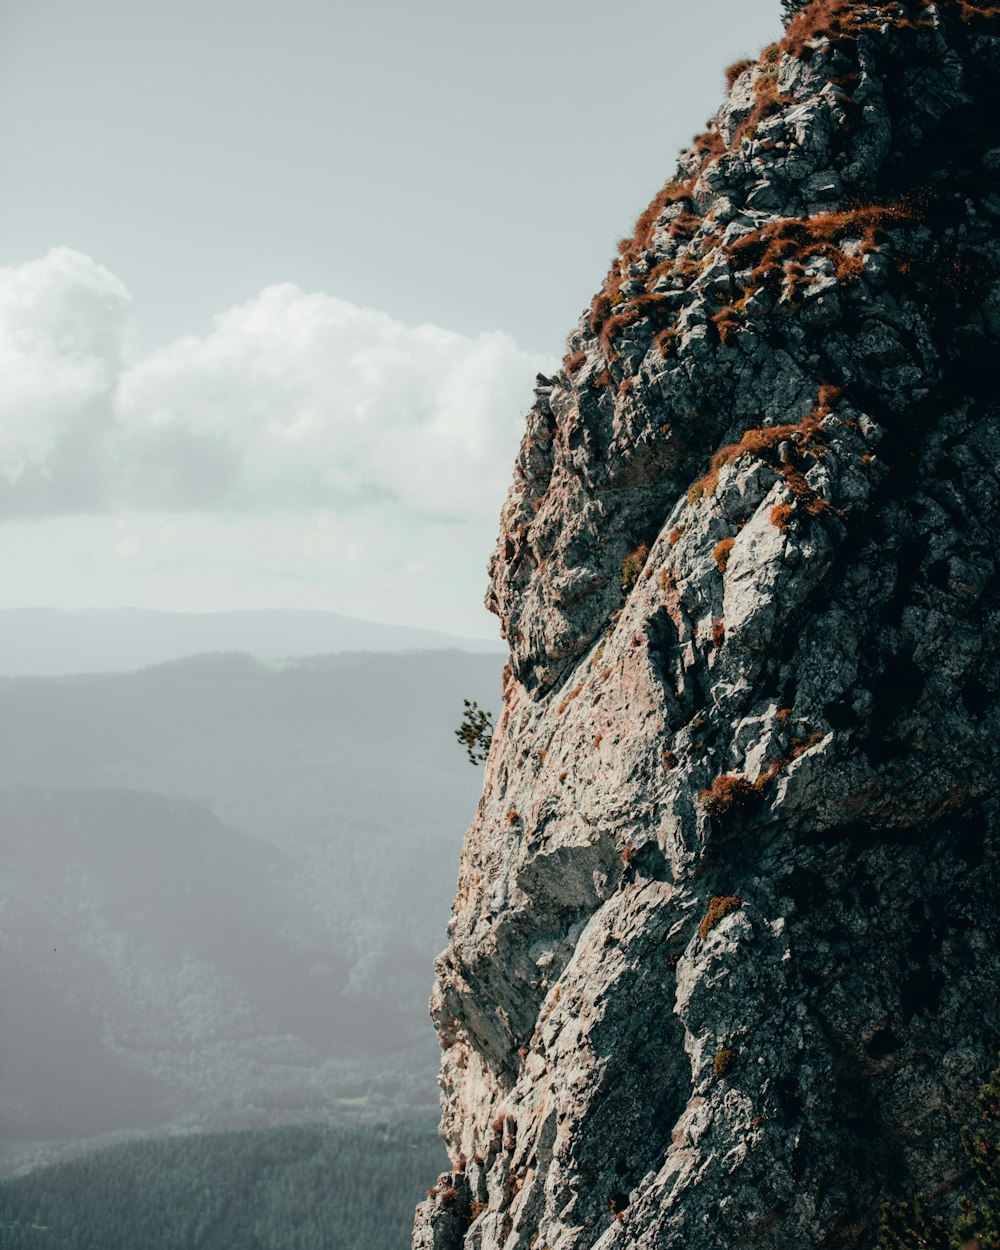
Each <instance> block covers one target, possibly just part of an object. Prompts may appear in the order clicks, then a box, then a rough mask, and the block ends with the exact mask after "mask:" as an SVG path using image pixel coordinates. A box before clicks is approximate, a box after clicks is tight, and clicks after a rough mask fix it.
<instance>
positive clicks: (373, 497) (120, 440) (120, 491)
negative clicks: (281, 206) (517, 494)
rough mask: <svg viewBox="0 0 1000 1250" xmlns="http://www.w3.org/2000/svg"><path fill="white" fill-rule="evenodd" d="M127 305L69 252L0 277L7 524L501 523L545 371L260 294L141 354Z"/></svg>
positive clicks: (320, 298)
mask: <svg viewBox="0 0 1000 1250" xmlns="http://www.w3.org/2000/svg"><path fill="white" fill-rule="evenodd" d="M133 337H134V335H133V325H132V312H131V300H130V298H129V295H128V292H127V290H126V289H125V287H124V286H123V285H122V284H121V283H120V282H119V281H118V280H117V279H116V278H115V277H114V276H113V275H112V274H110V273H109V272H108V271H107V270H106V269H103V268H102V267H101V266H99V265H97V264H95V263H94V262H93V261H92V260H90V259H89V258H87V257H85V256H82V255H80V254H79V253H77V252H73V251H70V250H69V249H66V248H60V249H55V250H53V251H51V252H50V253H49V254H48V256H47V257H46V258H45V259H44V260H39V261H33V262H31V263H30V264H26V265H21V266H18V267H15V268H9V269H4V270H0V382H2V386H0V393H2V395H3V399H2V400H0V448H2V450H0V512H2V513H3V514H6V515H7V516H8V517H9V516H13V515H34V516H38V515H44V514H48V515H53V516H55V515H60V514H69V513H81V512H101V511H110V512H114V511H118V510H123V509H130V510H132V511H136V510H140V511H141V510H153V511H164V512H181V513H184V512H192V511H195V512H214V513H218V514H222V515H229V514H232V513H236V512H239V513H245V514H253V515H258V516H259V515H263V514H273V513H278V512H280V513H285V514H295V513H298V514H303V515H304V514H306V513H310V514H311V513H314V512H316V510H317V509H320V510H326V511H328V512H330V513H332V514H334V515H341V516H348V517H349V516H351V515H352V514H353V513H354V512H355V511H356V510H357V509H358V508H360V507H367V506H370V505H371V504H372V503H373V502H378V501H379V500H384V501H386V502H387V503H388V502H391V503H393V504H395V505H397V506H399V507H401V508H402V509H403V510H404V511H405V512H409V513H412V514H413V515H414V516H415V517H417V518H425V519H430V518H434V519H438V520H450V521H452V522H464V523H468V522H472V523H476V524H483V525H485V524H487V523H488V525H489V527H490V529H492V528H493V527H494V526H495V524H496V520H497V513H498V509H499V506H500V503H501V501H502V498H503V494H504V490H505V488H506V484H507V481H508V479H509V476H510V470H511V465H512V460H513V455H514V452H515V449H516V445H517V438H518V435H519V431H520V428H521V425H522V418H523V411H524V409H525V408H526V406H527V404H528V402H529V401H530V397H531V382H532V379H533V377H534V374H535V373H536V372H537V371H538V370H539V369H543V368H545V367H548V366H550V365H551V362H550V361H548V360H545V359H543V358H540V357H535V356H530V355H528V354H527V353H524V352H522V351H520V350H519V349H518V348H517V346H516V345H515V344H514V342H513V341H512V340H511V339H510V338H509V337H507V336H506V335H504V334H499V333H493V334H482V335H479V336H478V337H476V338H466V337H464V336H462V335H459V334H454V333H451V332H449V331H446V330H442V329H439V328H437V327H436V326H430V325H424V326H416V327H410V326H405V325H402V324H400V323H399V322H397V321H394V320H393V319H392V318H391V317H389V316H387V315H386V314H385V313H382V312H377V311H375V310H372V309H366V308H359V307H357V306H355V305H353V304H349V303H347V302H345V301H344V300H340V299H337V298H335V297H333V296H328V295H322V294H313V295H307V294H304V293H303V292H302V291H301V290H299V288H298V287H295V286H291V285H282V286H274V287H269V288H267V289H266V290H264V291H262V292H261V293H260V295H259V296H257V298H256V299H253V300H251V301H250V302H248V303H246V304H243V305H241V306H239V307H237V308H233V309H230V310H229V311H228V312H226V313H223V314H221V315H219V316H218V317H217V318H216V324H215V328H214V330H213V331H212V332H211V333H210V334H208V335H207V336H205V337H204V338H197V337H188V338H184V339H181V340H179V341H178V342H176V343H174V344H172V345H170V346H169V347H165V348H163V349H161V350H159V351H155V352H153V353H151V354H149V355H146V356H145V357H143V358H140V359H138V360H130V347H131V344H132V342H133Z"/></svg>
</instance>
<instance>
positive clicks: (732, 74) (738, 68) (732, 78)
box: [726, 57, 756, 91]
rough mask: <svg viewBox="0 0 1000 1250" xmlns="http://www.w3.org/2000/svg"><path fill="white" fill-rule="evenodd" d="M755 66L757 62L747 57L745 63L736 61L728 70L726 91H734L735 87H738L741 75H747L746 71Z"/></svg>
mask: <svg viewBox="0 0 1000 1250" xmlns="http://www.w3.org/2000/svg"><path fill="white" fill-rule="evenodd" d="M755 64H756V61H753V60H751V59H750V58H749V57H747V58H746V59H745V60H743V61H735V62H734V63H733V64H732V65H730V66H729V68H728V69H727V70H726V89H727V90H728V91H732V89H733V87H735V86H736V80H737V78H739V76H740V75H741V74H744V73H746V71H747V70H748V69H750V68H751V67H752V66H753V65H755Z"/></svg>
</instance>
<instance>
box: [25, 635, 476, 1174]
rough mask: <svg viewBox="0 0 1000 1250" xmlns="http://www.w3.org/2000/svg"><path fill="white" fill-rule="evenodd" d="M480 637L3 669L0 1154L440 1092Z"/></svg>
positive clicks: (470, 783)
mask: <svg viewBox="0 0 1000 1250" xmlns="http://www.w3.org/2000/svg"><path fill="white" fill-rule="evenodd" d="M499 675H500V674H499V664H498V663H497V661H496V659H495V658H493V657H488V656H470V655H461V654H459V653H451V652H442V653H432V654H422V655H411V656H405V655H402V656H372V655H367V656H357V655H354V656H336V657H327V658H325V659H311V660H308V661H298V662H293V663H289V664H287V665H285V666H283V667H281V668H280V669H275V668H273V667H269V666H267V665H263V664H260V663H258V662H256V661H254V660H251V659H250V658H249V657H246V656H209V657H201V658H194V659H190V660H185V661H180V662H177V663H174V664H170V665H164V666H160V667H156V668H151V669H147V670H143V671H142V672H139V673H134V674H114V675H96V676H95V675H91V676H87V677H63V678H47V679H42V678H16V679H8V680H5V681H4V680H0V980H2V984H3V986H4V996H5V1003H6V1008H5V1010H4V1011H3V1012H2V1013H0V1121H2V1123H0V1148H2V1149H3V1150H4V1151H5V1152H6V1153H7V1155H8V1157H9V1158H14V1157H17V1156H19V1155H21V1154H23V1153H24V1152H25V1151H28V1150H29V1149H31V1148H33V1147H32V1143H40V1142H48V1143H52V1144H53V1148H54V1146H55V1144H56V1143H69V1142H72V1141H75V1140H78V1139H82V1138H87V1139H89V1138H94V1137H98V1136H101V1135H107V1134H111V1133H119V1132H123V1131H127V1130H128V1131H134V1130H143V1131H145V1132H152V1131H161V1130H163V1129H164V1128H165V1127H167V1126H170V1125H175V1126H176V1125H181V1126H187V1127H191V1126H195V1125H197V1126H201V1127H207V1128H229V1127H251V1126H257V1125H261V1124H272V1123H279V1122H287V1121H288V1120H290V1119H295V1118H316V1117H321V1116H322V1117H330V1116H333V1117H336V1118H340V1119H343V1118H349V1119H368V1120H372V1119H377V1118H380V1117H382V1118H385V1117H387V1116H393V1115H397V1114H400V1113H402V1114H413V1113H418V1112H419V1113H426V1112H428V1111H430V1110H432V1109H433V1108H434V1107H435V1106H436V1104H437V1091H436V1088H435V1083H434V1066H435V1063H436V1048H435V1044H434V1038H433V1034H432V1031H431V1027H430V1022H429V1021H428V1019H427V995H428V990H429V981H430V968H431V961H432V959H433V956H434V954H435V952H436V951H437V950H439V949H440V947H441V945H442V943H443V940H444V928H445V922H446V919H447V908H448V899H449V897H450V893H451V889H452V883H453V880H454V875H453V874H454V868H453V864H454V857H455V853H456V850H457V846H458V840H459V833H460V830H461V827H462V824H463V823H464V821H465V819H466V817H467V814H468V812H469V810H470V809H471V808H472V807H473V806H474V804H475V795H476V790H477V788H478V784H479V783H478V780H477V774H476V772H475V770H474V769H472V768H470V767H469V765H468V763H467V762H466V760H465V757H464V755H463V753H462V751H461V750H460V749H459V746H458V744H457V743H456V741H455V738H454V734H453V729H454V727H455V726H456V724H457V722H458V720H459V718H460V714H461V708H462V698H463V697H465V696H473V697H476V698H478V699H480V700H481V701H482V702H483V703H484V704H488V703H489V702H490V701H491V699H493V696H494V695H495V692H496V690H497V687H498V684H499Z"/></svg>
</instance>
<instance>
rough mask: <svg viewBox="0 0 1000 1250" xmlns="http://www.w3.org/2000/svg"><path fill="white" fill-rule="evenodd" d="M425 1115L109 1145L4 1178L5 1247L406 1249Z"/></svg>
mask: <svg viewBox="0 0 1000 1250" xmlns="http://www.w3.org/2000/svg"><path fill="white" fill-rule="evenodd" d="M443 1161H444V1150H443V1147H442V1146H441V1143H440V1141H439V1139H438V1136H437V1132H436V1129H435V1125H434V1122H433V1121H432V1120H411V1121H405V1122H400V1123H396V1124H391V1125H387V1126H377V1127H360V1126H359V1127H354V1126H350V1127H348V1126H335V1127H334V1126H331V1127H319V1126H310V1127H298V1128H281V1129H265V1130H260V1131H255V1132H245V1133H212V1134H207V1135H205V1136H191V1137H174V1138H167V1139H164V1140H160V1141H146V1142H138V1143H135V1144H130V1145H124V1146H114V1147H111V1148H110V1149H107V1150H101V1151H97V1152H95V1153H93V1154H89V1155H85V1156H83V1157H82V1158H80V1159H74V1160H72V1161H71V1162H68V1163H61V1164H56V1165H54V1166H53V1167H49V1168H43V1169H40V1170H38V1171H36V1172H32V1173H31V1174H30V1175H29V1176H24V1177H20V1178H18V1179H14V1180H5V1181H0V1246H2V1247H3V1250H404V1248H405V1247H406V1246H408V1245H409V1240H410V1226H411V1224H412V1220H413V1207H414V1205H415V1203H416V1201H417V1199H418V1198H419V1197H420V1196H422V1193H423V1190H424V1189H425V1188H426V1187H427V1186H428V1185H430V1184H431V1183H432V1181H433V1178H434V1176H435V1174H436V1172H437V1171H438V1169H439V1168H440V1166H441V1165H442V1164H443Z"/></svg>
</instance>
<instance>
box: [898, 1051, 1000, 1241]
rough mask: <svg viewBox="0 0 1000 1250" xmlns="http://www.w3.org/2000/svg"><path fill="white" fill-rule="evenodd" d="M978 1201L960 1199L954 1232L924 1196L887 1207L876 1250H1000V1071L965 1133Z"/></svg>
mask: <svg viewBox="0 0 1000 1250" xmlns="http://www.w3.org/2000/svg"><path fill="white" fill-rule="evenodd" d="M962 1151H963V1153H964V1155H965V1160H964V1163H965V1165H966V1167H965V1171H966V1175H967V1176H969V1177H970V1179H971V1181H972V1183H973V1184H974V1186H975V1190H974V1192H973V1196H971V1197H970V1196H966V1197H963V1198H961V1199H960V1200H959V1204H958V1206H959V1214H958V1217H957V1219H956V1220H955V1222H954V1223H953V1224H952V1226H951V1228H948V1227H947V1224H946V1222H945V1221H944V1220H942V1219H940V1218H939V1217H937V1216H935V1215H932V1214H930V1213H929V1212H928V1211H927V1210H926V1209H925V1207H924V1205H923V1202H922V1201H921V1199H920V1197H919V1196H917V1197H914V1198H913V1199H911V1200H910V1201H909V1202H899V1203H894V1204H890V1205H888V1206H886V1207H885V1208H884V1209H883V1211H882V1219H881V1234H880V1236H879V1240H878V1246H877V1247H876V1250H1000V1067H997V1068H995V1069H994V1071H993V1072H992V1073H990V1079H989V1080H988V1081H987V1082H986V1084H985V1085H982V1086H980V1089H979V1099H978V1115H977V1116H976V1119H975V1120H974V1121H973V1122H972V1124H970V1125H968V1126H967V1127H965V1128H963V1129H962Z"/></svg>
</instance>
